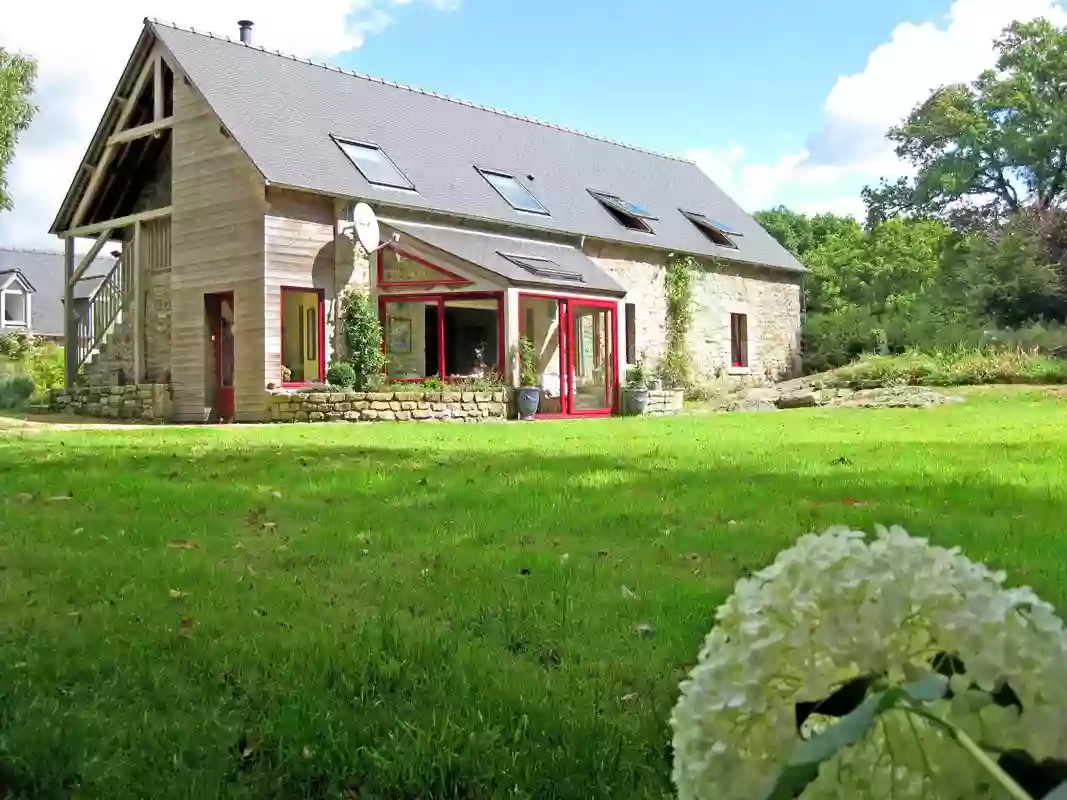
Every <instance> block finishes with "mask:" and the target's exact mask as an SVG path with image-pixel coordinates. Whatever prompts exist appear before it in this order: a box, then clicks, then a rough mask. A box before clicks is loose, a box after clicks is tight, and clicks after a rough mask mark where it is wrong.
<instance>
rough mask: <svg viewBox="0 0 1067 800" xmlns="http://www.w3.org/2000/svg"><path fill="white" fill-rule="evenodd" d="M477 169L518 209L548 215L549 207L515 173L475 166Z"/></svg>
mask: <svg viewBox="0 0 1067 800" xmlns="http://www.w3.org/2000/svg"><path fill="white" fill-rule="evenodd" d="M475 169H476V170H478V172H479V173H481V176H482V177H483V178H485V179H486V180H487V181H489V185H490V186H492V187H493V188H494V189H496V191H497V193H498V194H499V195H500V196H501V197H503V198H504V199H505V200H507V202H508V205H509V206H511V207H512V208H514V209H515V210H516V211H525V212H526V213H528V214H545V215H548V209H547V208H545V207H544V206H543V205H541V203H540V201H539V200H538V199H537V198H536V197H534V196H533V192H531V191H530V190H529V189H527V188H526V187H525V186H523V185H522V184H521V183H519V181H518V179H516V177H515V176H514V175H509V174H508V173H506V172H497V171H495V170H491V169H482V168H481V167H475Z"/></svg>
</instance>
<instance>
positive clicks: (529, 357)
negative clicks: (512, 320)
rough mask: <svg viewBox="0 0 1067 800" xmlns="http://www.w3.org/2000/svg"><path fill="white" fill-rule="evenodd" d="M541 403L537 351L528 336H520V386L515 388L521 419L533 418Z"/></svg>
mask: <svg viewBox="0 0 1067 800" xmlns="http://www.w3.org/2000/svg"><path fill="white" fill-rule="evenodd" d="M540 405H541V389H540V388H539V387H538V385H537V351H536V350H535V349H534V345H533V342H531V341H530V339H529V338H528V337H526V336H520V337H519V388H518V389H516V390H515V406H516V408H517V409H518V412H519V419H524V420H531V419H533V418H534V414H536V413H537V408H538V406H540Z"/></svg>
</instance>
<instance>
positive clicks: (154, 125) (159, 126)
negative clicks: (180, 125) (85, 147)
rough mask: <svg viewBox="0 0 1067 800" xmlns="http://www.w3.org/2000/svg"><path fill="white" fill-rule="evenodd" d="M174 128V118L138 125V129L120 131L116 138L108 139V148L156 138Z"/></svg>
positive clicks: (164, 118)
mask: <svg viewBox="0 0 1067 800" xmlns="http://www.w3.org/2000/svg"><path fill="white" fill-rule="evenodd" d="M172 127H174V117H163V119H158V120H156V121H155V122H146V123H145V124H144V125H138V126H137V127H136V128H127V129H126V130H124V131H119V132H118V133H116V134H115V135H114V136H111V137H109V138H108V140H107V146H108V147H114V146H115V145H117V144H122V143H123V142H132V141H134V140H135V139H143V138H145V137H146V136H154V135H156V134H158V133H160V132H161V131H165V130H167V129H168V128H172Z"/></svg>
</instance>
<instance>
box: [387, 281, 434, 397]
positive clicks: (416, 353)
mask: <svg viewBox="0 0 1067 800" xmlns="http://www.w3.org/2000/svg"><path fill="white" fill-rule="evenodd" d="M382 324H383V326H384V328H385V330H384V331H383V333H384V336H385V357H386V358H387V359H388V364H386V368H385V370H386V374H388V375H389V377H390V378H392V379H394V380H418V379H422V378H428V377H431V376H434V375H440V371H441V369H440V366H439V362H440V356H439V352H440V351H439V349H438V340H437V300H409V301H404V302H389V303H386V304H385V319H384V320H382Z"/></svg>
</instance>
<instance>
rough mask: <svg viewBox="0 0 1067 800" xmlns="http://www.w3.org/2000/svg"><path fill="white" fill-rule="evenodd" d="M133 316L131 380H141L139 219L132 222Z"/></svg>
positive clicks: (131, 304)
mask: <svg viewBox="0 0 1067 800" xmlns="http://www.w3.org/2000/svg"><path fill="white" fill-rule="evenodd" d="M130 313H131V315H132V316H133V382H134V383H135V384H136V383H140V382H141V339H142V338H143V333H142V327H143V326H142V321H141V221H140V220H137V222H135V223H133V302H132V303H130Z"/></svg>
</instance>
